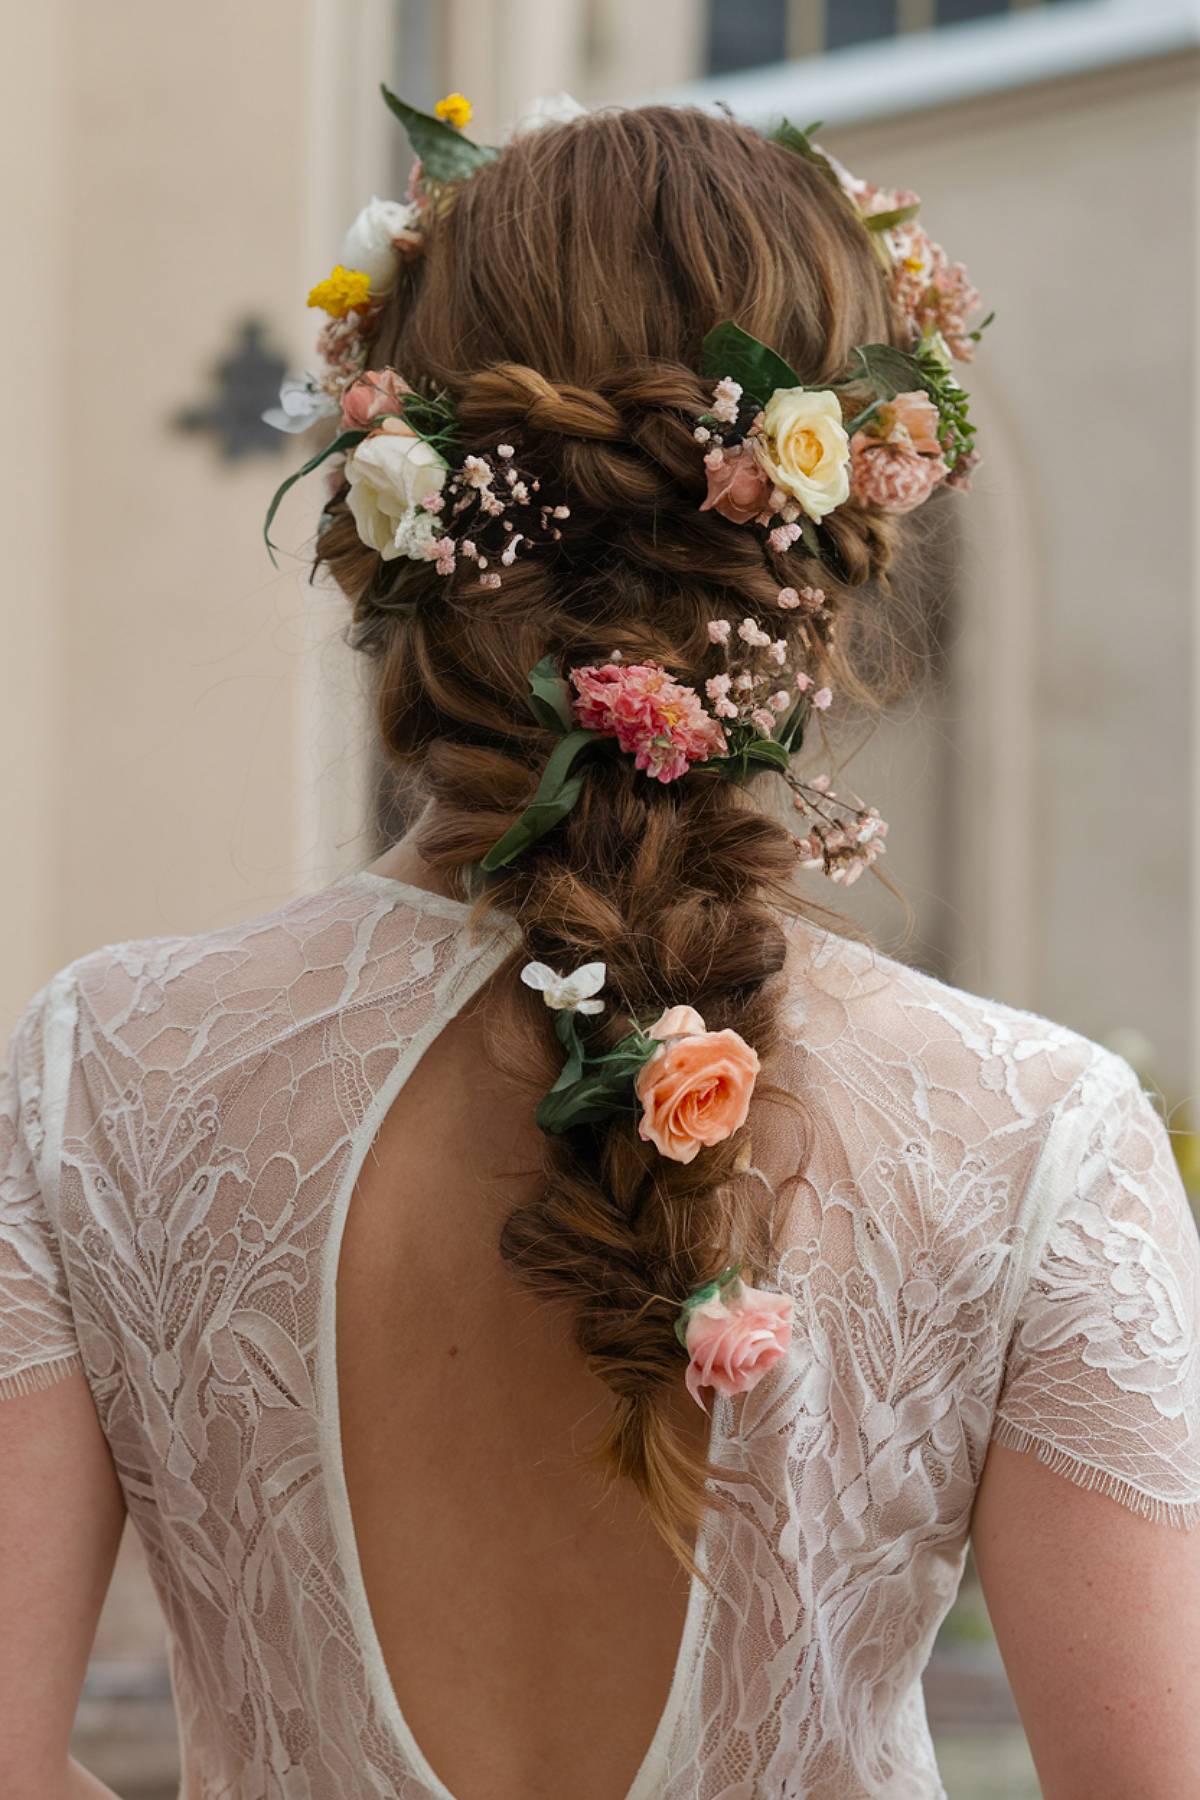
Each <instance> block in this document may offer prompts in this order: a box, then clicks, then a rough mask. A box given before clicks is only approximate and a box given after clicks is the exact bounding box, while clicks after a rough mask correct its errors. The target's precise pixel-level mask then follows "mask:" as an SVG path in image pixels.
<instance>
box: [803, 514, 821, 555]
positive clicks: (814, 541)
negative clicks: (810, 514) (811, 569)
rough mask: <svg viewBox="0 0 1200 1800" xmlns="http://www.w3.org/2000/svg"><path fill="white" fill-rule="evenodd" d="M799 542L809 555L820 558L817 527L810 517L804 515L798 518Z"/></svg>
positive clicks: (819, 541)
mask: <svg viewBox="0 0 1200 1800" xmlns="http://www.w3.org/2000/svg"><path fill="white" fill-rule="evenodd" d="M800 542H801V543H802V544H803V545H804V548H805V549H806V550H807V551H808V554H809V555H810V556H815V557H817V558H820V555H821V540H820V539H819V538H818V536H817V528H816V526H815V525H814V524H813V522H812V520H811V519H808V518H804V517H801V519H800Z"/></svg>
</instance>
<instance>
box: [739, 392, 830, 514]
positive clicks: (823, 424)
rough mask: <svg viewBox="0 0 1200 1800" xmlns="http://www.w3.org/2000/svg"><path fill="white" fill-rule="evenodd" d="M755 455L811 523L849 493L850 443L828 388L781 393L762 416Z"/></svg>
mask: <svg viewBox="0 0 1200 1800" xmlns="http://www.w3.org/2000/svg"><path fill="white" fill-rule="evenodd" d="M751 441H752V443H753V445H754V454H755V455H756V456H757V458H758V460H759V462H760V463H761V464H762V466H763V468H764V469H765V470H766V472H767V474H768V475H769V476H770V478H771V480H772V481H773V482H774V483H775V485H776V487H780V488H782V489H783V490H784V492H785V493H787V494H791V495H792V497H793V498H794V499H795V500H797V501H799V503H800V505H801V506H802V507H803V509H804V511H805V512H806V513H807V514H808V516H809V518H810V519H823V518H824V517H825V514H826V513H829V512H832V511H833V509H834V507H835V506H840V505H841V504H842V502H843V501H844V500H845V499H847V498H848V496H849V493H850V440H849V438H848V437H847V436H846V429H845V426H844V425H843V424H842V408H841V403H840V401H839V400H838V397H837V395H836V394H835V393H832V392H831V391H830V389H828V388H821V389H819V390H818V391H817V392H815V393H814V392H813V391H812V390H811V389H810V388H798V387H797V388H776V390H775V392H774V393H773V394H772V395H771V398H770V400H768V402H767V405H766V409H765V411H764V412H763V421H762V433H761V435H760V436H759V437H756V438H754V439H752V440H751Z"/></svg>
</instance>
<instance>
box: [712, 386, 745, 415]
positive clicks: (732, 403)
mask: <svg viewBox="0 0 1200 1800" xmlns="http://www.w3.org/2000/svg"><path fill="white" fill-rule="evenodd" d="M741 397H742V390H741V387H740V385H739V383H738V382H736V381H734V380H733V379H732V378H731V377H730V376H728V375H726V376H723V377H722V379H721V380H720V381H718V383H717V385H716V387H715V388H714V389H713V406H712V410H713V418H714V419H719V420H720V421H721V423H722V425H732V424H734V423H735V421H736V419H737V415H738V401H739V400H740V399H741Z"/></svg>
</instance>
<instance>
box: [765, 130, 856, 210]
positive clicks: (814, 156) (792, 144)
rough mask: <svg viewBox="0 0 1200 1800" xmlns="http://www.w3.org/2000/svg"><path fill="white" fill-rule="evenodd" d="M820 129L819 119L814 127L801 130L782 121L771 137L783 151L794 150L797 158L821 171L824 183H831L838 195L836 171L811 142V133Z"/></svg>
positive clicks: (839, 187)
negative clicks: (801, 158) (800, 157)
mask: <svg viewBox="0 0 1200 1800" xmlns="http://www.w3.org/2000/svg"><path fill="white" fill-rule="evenodd" d="M820 129H821V121H820V120H819V119H818V120H817V122H816V123H815V124H814V125H808V126H805V127H804V129H803V130H801V128H800V126H799V125H793V124H792V122H791V120H790V119H783V120H782V121H781V122H780V124H779V126H778V127H777V128H776V130H775V131H773V132H772V133H771V136H772V137H773V139H774V140H775V142H776V143H777V144H782V145H783V148H784V149H785V150H794V151H795V153H796V155H797V156H802V157H803V158H804V160H805V162H810V163H812V164H813V166H814V167H815V168H817V169H819V170H820V171H821V173H822V175H824V177H825V179H826V181H831V182H832V183H833V185H834V187H835V188H836V189H837V190H838V192H839V194H840V193H841V191H842V184H841V182H840V181H839V180H838V176H837V170H836V169H835V168H834V167H833V164H832V163H831V162H830V160H829V158H828V157H827V156H823V155H822V154H821V152H820V151H819V150H818V149H817V147H816V145H815V144H814V143H813V141H812V134H813V132H814V131H820Z"/></svg>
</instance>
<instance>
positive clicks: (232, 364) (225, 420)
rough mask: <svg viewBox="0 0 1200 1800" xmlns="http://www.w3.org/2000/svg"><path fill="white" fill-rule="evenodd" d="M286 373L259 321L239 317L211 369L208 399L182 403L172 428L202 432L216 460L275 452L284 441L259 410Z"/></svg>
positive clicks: (275, 396)
mask: <svg viewBox="0 0 1200 1800" xmlns="http://www.w3.org/2000/svg"><path fill="white" fill-rule="evenodd" d="M286 373H287V363H286V361H285V360H284V358H283V357H282V356H281V355H280V354H279V353H278V351H275V350H273V349H271V347H270V345H269V344H268V342H267V337H266V327H265V326H264V324H263V322H262V320H261V319H253V318H251V319H244V320H243V321H242V323H241V324H240V325H239V326H238V328H237V332H236V336H235V339H234V346H233V349H232V350H230V351H229V352H228V354H227V355H225V356H223V357H222V358H221V359H220V361H219V362H218V363H216V365H215V366H214V368H213V371H212V377H213V389H214V393H213V398H212V400H211V401H209V403H208V404H207V405H198V406H185V407H182V408H181V409H180V411H179V412H177V413H176V414H175V417H174V418H173V420H172V425H173V426H174V428H175V430H176V431H204V432H208V433H209V434H210V435H211V437H212V438H213V440H214V442H215V444H216V450H217V455H218V456H219V457H220V459H221V461H222V462H240V461H241V459H242V458H243V457H244V456H255V455H269V456H278V455H280V454H281V453H282V452H283V451H284V450H285V449H286V447H287V443H288V439H287V438H286V436H285V435H284V434H283V433H282V432H279V431H276V430H275V429H274V427H273V426H271V425H264V423H263V421H262V418H261V414H262V412H263V411H264V409H265V408H266V407H268V406H275V405H277V404H278V401H279V384H280V382H281V381H282V380H283V377H284V375H285V374H286Z"/></svg>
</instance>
